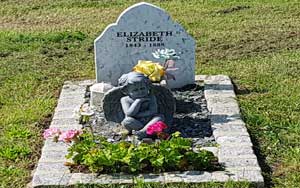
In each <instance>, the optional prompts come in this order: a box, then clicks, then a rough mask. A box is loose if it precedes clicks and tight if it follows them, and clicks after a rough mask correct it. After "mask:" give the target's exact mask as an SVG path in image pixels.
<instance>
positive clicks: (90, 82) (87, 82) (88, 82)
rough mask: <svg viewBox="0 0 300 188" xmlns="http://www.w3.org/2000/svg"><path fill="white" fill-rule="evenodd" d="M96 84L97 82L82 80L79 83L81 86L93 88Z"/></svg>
mask: <svg viewBox="0 0 300 188" xmlns="http://www.w3.org/2000/svg"><path fill="white" fill-rule="evenodd" d="M95 83H96V80H82V81H79V82H78V85H80V86H91V85H93V84H95Z"/></svg>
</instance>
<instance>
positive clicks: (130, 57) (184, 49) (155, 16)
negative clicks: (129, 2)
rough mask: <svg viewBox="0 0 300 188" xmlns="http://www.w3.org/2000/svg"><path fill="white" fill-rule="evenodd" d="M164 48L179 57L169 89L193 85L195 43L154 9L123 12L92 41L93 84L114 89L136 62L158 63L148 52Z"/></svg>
mask: <svg viewBox="0 0 300 188" xmlns="http://www.w3.org/2000/svg"><path fill="white" fill-rule="evenodd" d="M164 48H169V49H175V50H176V52H177V53H180V54H179V55H180V59H179V60H176V67H177V68H178V70H176V71H174V72H172V74H173V75H175V78H176V81H173V80H172V81H169V82H168V84H169V87H171V88H178V87H181V86H184V85H186V84H191V83H194V79H195V40H194V39H193V38H192V37H191V36H190V35H189V34H188V33H187V32H186V31H185V30H184V29H183V28H182V26H181V25H179V24H178V23H176V22H174V21H172V19H171V17H170V15H169V14H168V13H167V12H166V11H164V10H163V9H161V8H159V7H157V6H154V5H152V4H149V3H144V2H142V3H138V4H135V5H133V6H131V7H129V8H127V9H126V10H125V11H124V12H122V14H121V15H120V16H119V18H118V20H117V22H116V23H113V24H110V25H108V26H107V27H106V29H105V30H104V31H103V32H102V34H101V35H100V36H99V37H98V38H97V39H96V40H95V60H96V78H97V82H108V83H111V84H112V85H116V84H117V81H118V78H119V77H120V76H121V75H122V74H124V73H128V72H130V71H131V70H132V68H133V67H134V66H135V65H136V64H137V63H138V60H151V61H156V62H159V61H160V62H162V60H157V59H155V58H154V57H153V56H152V52H154V51H155V50H157V49H164Z"/></svg>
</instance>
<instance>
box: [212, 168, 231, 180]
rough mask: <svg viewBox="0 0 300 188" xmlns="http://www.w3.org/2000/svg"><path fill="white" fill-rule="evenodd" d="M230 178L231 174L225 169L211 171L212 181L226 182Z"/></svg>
mask: <svg viewBox="0 0 300 188" xmlns="http://www.w3.org/2000/svg"><path fill="white" fill-rule="evenodd" d="M228 180H229V175H227V174H226V173H225V172H224V171H215V172H212V173H211V181H213V182H226V181H228Z"/></svg>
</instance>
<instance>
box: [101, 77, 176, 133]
mask: <svg viewBox="0 0 300 188" xmlns="http://www.w3.org/2000/svg"><path fill="white" fill-rule="evenodd" d="M118 84H119V86H118V87H114V88H113V89H111V90H109V91H108V92H107V93H106V94H105V96H104V99H103V110H104V115H105V118H106V120H108V121H113V122H117V123H121V124H122V125H123V126H124V127H125V128H126V129H127V130H128V132H129V133H132V131H135V133H136V134H137V136H138V137H139V138H140V139H142V138H145V137H147V134H146V131H147V128H148V127H149V126H150V125H152V124H154V123H156V122H158V121H163V122H165V123H166V124H167V125H171V123H172V119H173V113H174V111H175V99H174V98H173V95H172V93H171V92H170V90H169V89H167V88H165V87H162V86H159V85H153V84H152V83H151V81H150V80H149V78H148V77H146V76H145V75H144V74H142V73H138V72H129V73H128V74H124V75H122V76H121V77H120V78H119V83H118Z"/></svg>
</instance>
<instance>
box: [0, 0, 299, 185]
mask: <svg viewBox="0 0 300 188" xmlns="http://www.w3.org/2000/svg"><path fill="white" fill-rule="evenodd" d="M135 2H138V1H133V0H118V1H116V0H102V1H100V0H99V1H94V0H60V1H56V0H55V1H53V0H52V1H50V0H24V1H16V0H1V1H0V187H5V188H6V187H16V188H17V187H25V186H26V184H27V183H28V182H29V181H30V176H31V175H30V173H31V170H32V169H33V168H34V166H35V164H36V163H37V161H38V159H39V156H40V150H41V146H42V144H43V140H42V139H41V132H42V131H43V130H44V129H45V128H47V126H49V121H50V120H51V116H52V113H53V111H54V108H55V106H56V102H57V97H58V95H59V91H60V89H61V87H62V84H63V82H64V81H66V80H83V79H94V78H95V73H94V67H95V66H94V54H93V40H94V39H95V38H96V37H97V36H98V35H99V34H100V33H101V32H102V31H103V30H104V28H105V27H106V26H107V25H108V24H110V23H112V22H114V21H115V20H116V19H117V17H118V15H119V14H120V13H121V12H122V11H123V10H124V9H125V8H127V7H128V6H130V5H132V4H134V3H135ZM149 2H151V3H154V4H156V5H159V6H160V7H162V8H164V9H166V10H167V11H168V12H169V13H170V14H171V16H172V18H173V19H174V20H176V21H178V22H179V23H181V24H182V25H183V26H184V28H185V29H186V30H187V31H188V32H189V33H190V34H191V35H192V36H193V37H194V38H195V39H196V40H197V54H196V56H197V58H196V59H197V65H196V67H197V74H227V75H229V76H230V77H231V78H232V81H233V82H234V84H235V86H236V93H237V94H238V100H239V104H240V106H241V109H242V115H243V118H244V120H245V122H246V123H247V127H248V130H249V132H250V135H251V138H252V140H253V142H254V143H255V144H254V145H255V151H256V152H257V155H258V156H259V160H260V165H261V166H262V168H263V173H264V177H265V180H266V186H267V187H271V186H272V187H273V186H274V187H300V2H299V0H290V1H289V0H272V1H271V0H249V1H242V0H240V1H238V0H232V1H229V0H189V1H187V0H164V1H163V0H161V1H149ZM227 185H228V187H230V183H229V184H227ZM187 187H188V186H187ZM199 187H200V185H199Z"/></svg>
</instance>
